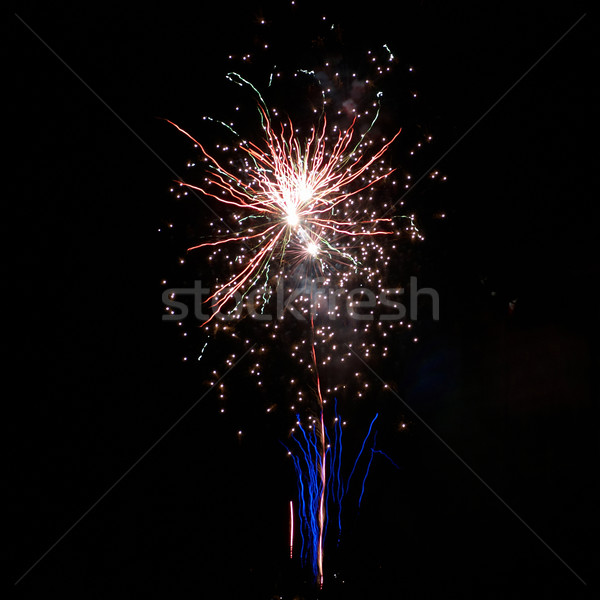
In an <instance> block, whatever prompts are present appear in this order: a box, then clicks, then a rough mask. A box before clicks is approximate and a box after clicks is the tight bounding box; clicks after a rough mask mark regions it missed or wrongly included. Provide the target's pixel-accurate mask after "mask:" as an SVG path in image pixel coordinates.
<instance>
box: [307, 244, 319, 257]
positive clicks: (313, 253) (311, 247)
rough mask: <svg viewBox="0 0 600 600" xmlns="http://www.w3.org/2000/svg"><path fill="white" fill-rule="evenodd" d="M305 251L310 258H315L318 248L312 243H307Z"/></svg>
mask: <svg viewBox="0 0 600 600" xmlns="http://www.w3.org/2000/svg"><path fill="white" fill-rule="evenodd" d="M306 251H307V252H308V253H309V254H310V255H311V256H316V255H317V254H318V253H319V247H318V246H317V245H316V244H315V243H314V242H309V243H308V245H307V246H306Z"/></svg>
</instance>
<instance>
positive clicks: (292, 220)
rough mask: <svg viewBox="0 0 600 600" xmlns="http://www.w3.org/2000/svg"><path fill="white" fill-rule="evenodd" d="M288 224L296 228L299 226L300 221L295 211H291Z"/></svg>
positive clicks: (288, 215)
mask: <svg viewBox="0 0 600 600" xmlns="http://www.w3.org/2000/svg"><path fill="white" fill-rule="evenodd" d="M287 222H288V225H289V226H290V227H296V225H298V222H299V219H298V215H297V213H296V211H295V210H293V209H292V210H290V212H288V214H287Z"/></svg>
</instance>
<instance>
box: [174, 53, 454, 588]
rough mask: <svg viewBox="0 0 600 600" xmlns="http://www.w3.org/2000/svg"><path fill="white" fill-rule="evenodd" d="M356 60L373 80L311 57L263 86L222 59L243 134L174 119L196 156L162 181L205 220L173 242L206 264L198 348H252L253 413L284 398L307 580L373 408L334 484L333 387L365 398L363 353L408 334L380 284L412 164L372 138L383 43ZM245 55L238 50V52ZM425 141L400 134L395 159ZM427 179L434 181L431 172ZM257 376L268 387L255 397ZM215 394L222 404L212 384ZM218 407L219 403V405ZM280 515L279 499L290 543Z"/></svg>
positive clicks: (378, 136) (393, 136)
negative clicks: (204, 129) (260, 402)
mask: <svg viewBox="0 0 600 600" xmlns="http://www.w3.org/2000/svg"><path fill="white" fill-rule="evenodd" d="M364 58H365V61H366V62H368V64H369V65H370V68H371V69H372V70H373V72H374V76H373V77H372V78H366V77H365V78H359V77H358V76H357V75H356V74H355V73H353V72H351V71H347V73H346V74H344V73H343V72H342V70H341V69H339V66H338V67H336V66H333V65H332V64H330V63H328V62H327V61H325V63H324V64H323V65H321V67H320V68H319V69H301V68H296V69H294V70H293V71H292V72H291V73H288V74H286V73H283V72H282V71H277V70H275V71H271V72H270V73H269V77H268V80H267V85H266V89H267V92H268V95H267V93H265V91H264V90H261V89H259V86H258V85H256V84H255V83H251V82H250V80H249V79H247V78H246V77H244V76H243V75H241V74H240V73H238V72H233V71H230V72H229V73H228V75H227V78H228V80H229V81H230V82H231V83H232V84H236V85H238V86H240V87H241V88H243V89H245V90H246V91H247V92H248V97H249V98H251V99H252V103H253V105H254V119H255V121H256V122H257V124H258V127H257V130H258V133H257V134H256V135H252V136H249V135H241V134H240V133H238V129H239V128H238V126H237V125H236V124H235V123H234V122H232V121H225V120H216V119H214V118H212V117H207V118H205V119H204V121H207V122H208V123H209V124H210V125H211V126H216V127H218V128H219V129H220V131H221V132H224V133H226V134H227V136H228V137H229V141H228V142H227V143H224V144H221V143H220V144H219V145H218V147H217V148H215V149H214V150H211V151H209V150H208V149H207V144H205V143H201V142H200V141H198V139H197V138H198V137H199V136H197V135H193V134H192V133H191V132H190V130H189V128H188V127H183V125H181V124H178V123H174V122H172V121H169V123H171V124H172V125H173V126H174V127H176V128H177V130H178V131H180V132H181V133H182V134H183V135H184V136H186V137H187V138H188V139H189V140H190V141H191V142H192V143H193V145H194V148H195V150H196V151H197V153H198V156H197V159H196V160H194V161H191V162H190V166H194V167H195V166H201V167H202V168H201V176H200V179H199V180H198V176H196V179H194V178H193V177H190V178H189V179H186V180H179V181H177V182H176V186H175V187H174V188H173V192H174V194H175V195H176V196H177V197H178V198H188V199H189V198H191V199H192V200H193V201H199V200H201V201H202V202H201V203H202V205H203V206H206V207H207V208H208V210H209V211H210V213H212V216H214V217H215V218H213V219H211V220H210V221H209V223H208V227H203V228H202V229H203V231H202V233H199V232H197V231H194V232H193V235H194V238H195V239H192V240H191V243H190V244H189V245H188V246H187V256H186V259H191V260H197V258H196V257H198V256H201V257H202V260H204V261H205V262H206V264H207V265H209V266H210V267H209V268H210V271H209V272H210V273H211V274H212V281H211V282H210V284H209V285H210V287H208V288H201V289H200V288H199V287H198V286H196V287H195V288H194V289H195V291H196V292H197V293H196V297H195V301H196V304H195V315H196V317H198V319H199V321H200V322H199V323H198V325H199V326H197V327H195V328H196V329H198V330H199V331H201V332H202V334H203V335H204V336H205V340H204V341H203V342H202V344H201V351H200V352H199V355H198V358H202V357H203V355H204V352H205V349H206V346H207V344H209V343H210V340H211V339H212V338H213V337H214V336H218V335H226V336H230V338H232V339H234V340H236V341H237V342H238V343H239V345H240V348H241V349H242V352H244V351H248V352H249V353H250V356H251V357H252V364H251V366H250V374H251V375H252V376H254V377H255V378H256V383H257V387H258V388H259V389H261V390H263V391H265V397H267V398H268V399H269V403H268V405H267V406H266V408H265V411H266V413H274V412H276V410H277V409H278V408H281V407H283V408H285V409H286V411H285V412H287V414H289V416H290V425H289V429H288V432H287V436H288V437H289V440H288V441H286V443H285V444H284V445H285V446H286V448H287V449H288V452H289V454H290V456H291V457H292V461H293V465H294V469H295V471H296V473H297V480H298V484H299V489H298V509H297V515H298V516H299V517H300V526H299V527H300V531H301V533H302V550H301V554H302V556H303V557H304V560H305V562H307V563H308V564H310V566H311V569H312V571H313V573H314V577H315V580H316V581H317V583H318V584H319V585H322V584H323V573H324V549H325V539H326V532H327V522H328V520H330V519H331V518H332V517H331V516H330V514H333V508H332V506H336V507H337V508H336V509H335V510H336V514H337V524H338V527H337V529H338V533H337V537H338V540H339V535H340V531H341V512H342V511H341V506H342V500H343V497H344V495H345V493H346V491H347V489H348V486H349V484H350V480H351V479H352V477H353V475H354V473H355V471H356V467H357V463H358V459H359V458H360V457H361V455H362V454H363V450H364V449H365V444H366V443H367V439H368V438H369V436H370V434H371V428H372V427H373V424H374V422H375V420H376V419H377V415H376V416H375V418H373V419H372V421H371V426H370V427H369V430H368V431H369V432H368V434H367V436H366V437H365V438H364V441H363V444H362V446H361V448H360V452H359V453H358V456H357V458H356V461H355V462H354V468H353V469H352V470H351V472H350V474H349V476H347V480H346V482H345V483H344V481H343V477H342V469H341V455H342V447H341V439H342V427H343V426H344V425H345V422H343V421H342V420H341V418H340V415H339V413H338V410H337V399H338V398H343V399H344V400H346V401H353V400H358V399H360V398H363V397H366V396H367V394H368V395H369V396H371V397H374V396H376V395H377V396H378V395H380V394H381V391H382V390H378V391H377V392H376V393H374V392H373V391H372V387H371V386H372V382H371V381H370V380H369V378H368V377H367V376H366V375H365V373H364V369H363V368H361V367H362V365H361V362H362V360H367V361H371V360H373V359H375V360H377V361H378V363H379V365H380V372H386V369H385V368H383V364H384V363H385V362H386V360H387V361H390V360H391V359H393V358H394V357H392V356H390V346H389V342H390V339H391V337H392V334H393V333H394V332H395V331H404V332H407V333H408V335H409V338H410V339H411V340H413V341H416V340H417V337H416V336H415V335H414V334H413V332H412V330H411V328H412V326H413V323H412V322H411V320H410V319H409V318H407V314H406V308H405V307H404V305H403V304H402V303H401V302H400V300H401V299H402V294H403V293H404V289H403V288H402V286H401V285H400V283H401V282H400V276H399V275H398V272H397V271H396V274H395V281H394V284H393V285H390V282H389V271H390V269H391V268H392V267H394V268H396V270H397V269H398V267H399V265H401V264H402V260H403V257H404V256H405V254H406V247H407V246H410V245H411V244H412V243H413V242H415V241H419V240H421V239H422V235H421V233H420V231H419V230H418V228H417V225H416V218H415V215H414V214H413V213H412V212H410V211H406V210H405V207H404V202H403V194H404V193H406V191H407V190H409V189H410V185H411V175H410V173H409V172H408V170H407V169H406V168H405V167H402V168H398V167H397V166H395V165H394V162H393V161H392V160H391V157H390V154H391V153H392V152H393V149H394V145H395V144H397V142H398V140H399V139H401V135H402V134H401V132H402V128H401V126H398V127H396V128H394V129H392V130H391V131H390V132H389V133H388V134H387V135H386V133H384V131H383V130H384V129H385V127H382V126H381V124H380V121H379V118H380V114H381V110H382V106H383V102H384V98H383V95H382V93H381V92H380V91H377V87H376V81H377V80H378V79H380V78H381V77H383V76H385V75H386V74H388V73H390V72H391V70H392V67H393V66H394V64H395V63H396V59H395V57H394V55H393V54H392V52H391V51H390V49H389V48H388V47H387V46H381V48H380V49H379V52H374V51H367V52H366V53H365V57H364ZM248 59H249V55H244V56H243V57H242V62H248ZM286 77H287V78H286ZM292 83H293V86H294V90H298V89H302V87H303V86H304V87H306V89H307V90H309V91H308V92H307V93H306V94H305V95H304V96H302V95H301V94H300V95H298V98H296V101H295V103H296V107H298V106H299V107H300V108H299V110H297V111H296V112H297V113H298V114H297V115H294V114H291V113H292V112H293V111H287V110H286V111H283V110H281V109H279V108H278V107H277V105H276V102H275V100H274V99H276V98H277V92H278V91H279V93H281V90H282V89H283V90H285V89H286V85H288V84H290V85H291V84H292ZM315 88H316V89H317V90H318V92H317V94H316V99H315V93H314V89H315ZM302 98H304V102H303V101H302ZM305 105H308V106H309V107H310V110H305V108H306V106H305ZM307 114H308V115H309V116H308V118H307ZM430 139H431V137H430V136H426V137H425V138H424V139H422V140H418V141H417V142H415V143H414V145H413V147H411V149H410V151H409V153H410V155H414V153H415V151H416V150H418V149H419V148H421V147H422V146H423V145H424V144H426V143H427V141H430ZM196 172H197V169H196V170H192V171H191V173H192V174H193V173H196ZM431 178H439V179H443V178H442V177H441V176H440V175H439V173H437V172H436V173H434V174H431ZM186 259H182V262H184V261H185V260H186ZM404 275H405V274H404ZM188 293H189V290H188ZM176 296H177V292H176V291H174V292H170V293H169V295H168V298H169V300H170V302H167V306H166V309H167V311H168V314H169V316H170V317H171V320H177V321H178V323H179V324H180V325H182V329H184V335H187V330H185V326H184V320H183V318H182V314H181V313H179V314H178V313H177V310H176V308H174V307H175V306H176V304H175V298H176ZM269 349H277V350H278V351H280V350H283V349H285V351H287V353H288V356H289V359H290V361H289V363H288V366H287V367H286V369H285V372H286V375H287V376H286V378H285V381H283V382H281V381H278V382H277V383H278V384H279V385H280V386H281V384H282V383H283V386H284V387H285V393H282V391H281V387H279V389H276V388H277V386H276V382H274V379H276V378H265V377H264V373H265V367H264V360H265V357H266V356H268V353H269V352H268V351H269ZM237 356H239V355H238V354H236V353H234V352H232V353H231V354H230V355H229V356H228V357H227V358H226V359H225V363H224V367H225V368H228V367H231V366H232V365H233V364H235V362H236V359H237ZM359 357H360V358H359ZM186 359H187V357H186ZM221 375H222V371H220V370H219V369H215V370H214V371H213V372H212V378H211V381H210V382H209V383H211V385H216V382H217V381H218V380H219V379H220V377H221ZM388 385H389V384H383V385H381V386H379V387H381V388H383V390H385V389H386V388H387V387H388ZM267 388H269V389H270V390H271V389H274V390H275V391H270V392H269V393H267V392H266V390H267ZM219 390H220V396H221V398H222V399H223V400H224V399H225V385H224V383H221V382H220V383H219ZM274 399H275V400H274ZM332 400H334V401H335V403H336V408H335V411H334V413H333V414H331V415H327V413H326V405H327V403H328V401H332ZM225 410H226V407H225V405H223V407H222V408H221V412H225ZM330 432H331V434H330ZM238 435H240V436H241V435H242V431H241V430H239V431H238ZM376 436H377V433H376V432H375V434H374V435H373V436H371V439H372V442H371V448H370V451H369V452H370V460H369V462H368V465H367V466H366V469H365V470H364V476H363V483H362V488H361V493H360V498H359V503H360V502H361V501H362V498H363V494H364V482H365V479H366V476H367V475H368V473H369V470H370V467H371V462H372V460H373V457H374V455H375V453H381V454H383V452H382V451H381V450H378V449H376V446H375V440H376ZM384 456H385V455H384ZM386 457H387V456H386ZM387 458H389V457H387ZM390 460H391V459H390ZM392 462H393V461H392ZM290 506H291V507H292V505H291V504H290ZM293 516H294V511H293V507H292V512H291V517H290V522H291V527H290V555H293V539H294V528H293Z"/></svg>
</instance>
